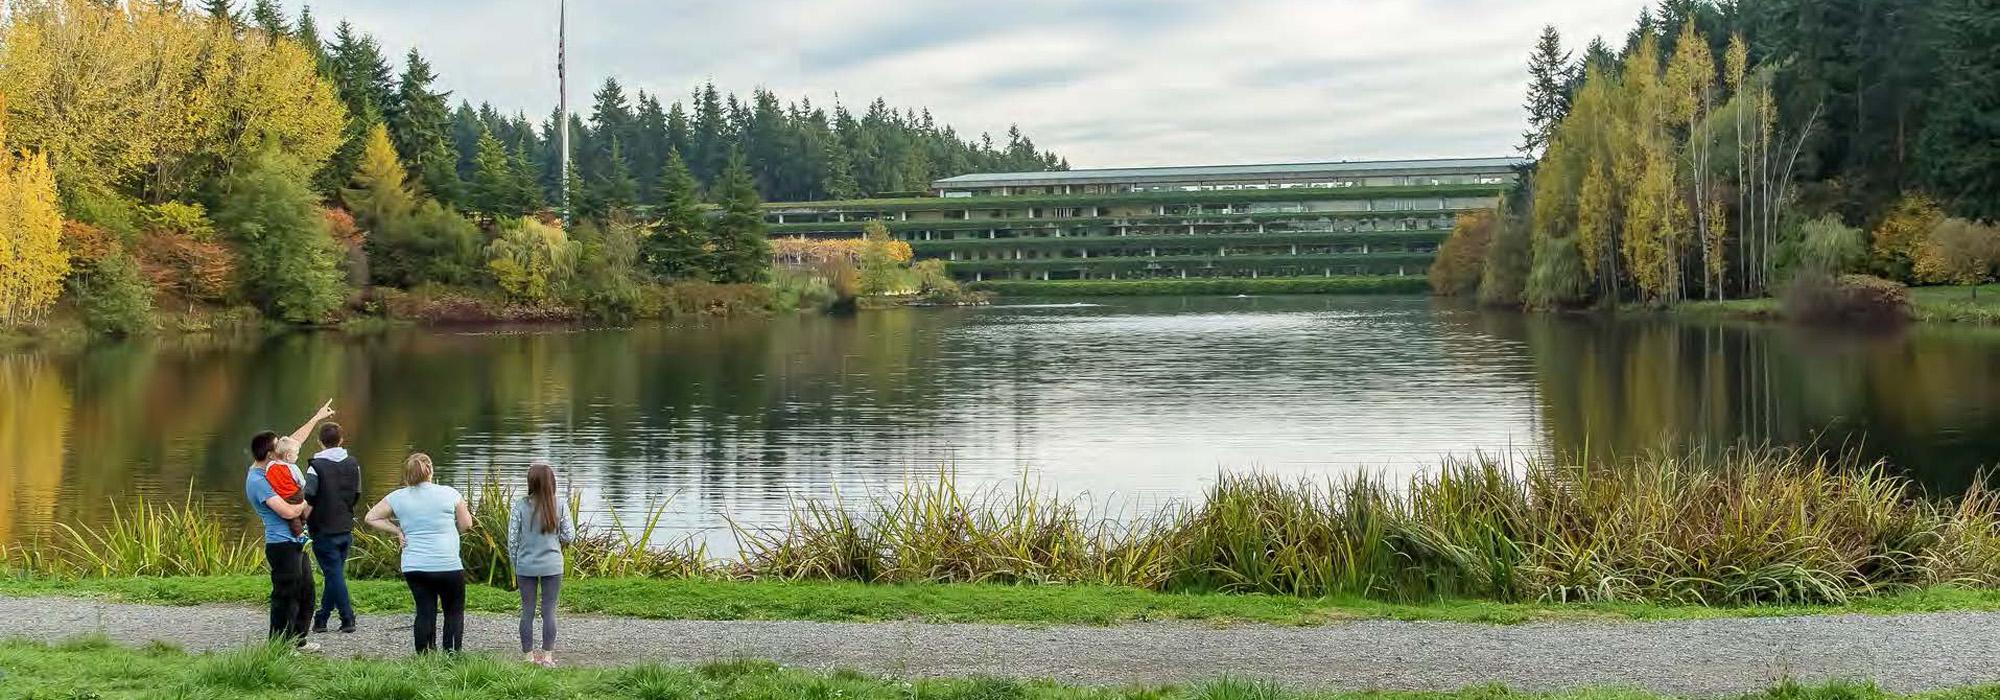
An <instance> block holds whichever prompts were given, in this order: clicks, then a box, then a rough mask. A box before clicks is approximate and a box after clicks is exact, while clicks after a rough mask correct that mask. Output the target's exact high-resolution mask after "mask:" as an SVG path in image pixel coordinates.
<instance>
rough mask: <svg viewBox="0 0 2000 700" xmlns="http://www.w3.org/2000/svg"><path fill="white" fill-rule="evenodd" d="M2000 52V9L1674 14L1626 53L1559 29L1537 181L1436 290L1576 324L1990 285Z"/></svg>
mask: <svg viewBox="0 0 2000 700" xmlns="http://www.w3.org/2000/svg"><path fill="white" fill-rule="evenodd" d="M1614 40H1616V39H1614ZM1994 46H2000V3H1996V2H1993V1H1992V0H1886V1H1885V0H1739V1H1737V2H1710V1H1708V0H1667V1H1666V2H1662V3H1660V4H1659V5H1658V6H1657V7H1656V8H1647V9H1646V10H1645V11H1644V12H1643V13H1642V14H1641V16H1640V17H1639V19H1638V21H1637V22H1636V23H1635V24H1634V26H1633V27H1632V29H1631V31H1630V33H1629V34H1627V35H1626V36H1625V37H1623V38H1622V41H1620V42H1619V43H1617V44H1615V45H1614V44H1613V43H1611V42H1609V41H1607V40H1606V39H1604V38H1602V37H1599V38H1595V39H1593V40H1591V41H1589V42H1588V43H1586V44H1584V45H1582V46H1581V47H1575V46H1574V45H1572V44H1570V43H1568V42H1566V41H1565V38H1564V37H1562V36H1561V35H1560V34H1559V33H1558V31H1557V30H1556V28H1555V27H1553V26H1551V27H1549V28H1547V29H1545V30H1544V32H1543V34H1542V36H1541V38H1540V40H1539V41H1538V42H1537V44H1536V46H1535V47H1534V48H1533V49H1532V52H1531V54H1530V59H1529V62H1528V69H1529V76H1530V86H1529V90H1528V95H1527V98H1526V105H1525V106H1526V110H1527V113H1528V117H1529V123H1530V126H1529V129H1528V130H1527V132H1526V133H1525V134H1524V135H1523V139H1522V144H1521V146H1520V150H1521V151H1522V152H1523V153H1524V154H1525V155H1527V156H1528V157H1529V158H1531V159H1533V164H1532V165H1531V166H1530V167H1529V168H1528V170H1527V172H1526V173H1525V177H1523V179H1522V184H1521V185H1520V186H1519V187H1517V188H1516V190H1515V191H1514V192H1512V193H1511V194H1510V195H1509V196H1508V197H1507V198H1506V200H1505V202H1504V204H1503V206H1502V209H1501V211H1499V212H1497V213H1496V214H1495V215H1490V216H1488V215H1475V216H1467V217H1464V218H1462V219H1461V221H1460V225H1459V226H1458V227H1457V230H1455V231H1454V233H1453V235H1452V237H1451V239H1449V240H1448V241H1447V242H1446V245H1445V246H1444V248H1443V249H1441V251H1440V255H1439V259H1438V261H1437V265H1436V267H1434V268H1433V269H1432V275H1431V276H1432V283H1433V287H1434V288H1435V289H1437V290H1438V291H1440V292H1443V293H1450V294H1466V295H1472V294H1476V295H1478V296H1479V297H1480V298H1481V299H1482V300H1484V301H1486V302H1487V303H1492V304H1498V305H1525V306H1529V307H1534V308H1557V307H1580V306H1590V305H1600V306H1615V305H1617V304H1621V303H1644V304H1651V305H1672V304H1675V303H1678V302H1683V301H1689V300H1699V299H1724V298H1735V297H1762V296H1769V295H1778V296H1781V297H1783V296H1787V295H1788V294H1793V293H1796V294H1805V293H1807V292H1808V291H1812V290H1824V289H1826V288H1828V287H1830V286H1832V287H1847V286H1856V287H1857V288H1859V289H1863V290H1868V289H1873V290H1881V289H1886V288H1893V287H1896V286H1897V284H1891V283H1908V284H1977V283H1979V282H1983V281H1988V280H1991V279H1993V276H1994V274H1995V273H1996V271H2000V228H1995V227H1994V226H1993V224H1992V222H1993V221H1994V220H1995V219H1996V218H2000V53H1996V52H1994V51H1993V47H1994ZM1870 276H1872V278H1875V279H1870V278H1869V277H1870Z"/></svg>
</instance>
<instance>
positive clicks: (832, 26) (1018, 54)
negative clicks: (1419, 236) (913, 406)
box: [293, 0, 1646, 167]
mask: <svg viewBox="0 0 2000 700" xmlns="http://www.w3.org/2000/svg"><path fill="white" fill-rule="evenodd" d="M570 4H571V7H570V22H571V24H570V29H571V33H570V44H571V53H570V56H571V68H572V71H573V72H572V76H573V77H574V78H575V80H574V81H573V83H572V85H571V100H572V103H573V104H575V105H577V107H576V109H577V110H578V111H580V112H586V113H587V111H588V99H589V93H590V91H591V90H592V89H593V88H594V87H595V86H596V85H597V84H598V83H600V82H601V81H602V80H603V79H604V78H605V77H606V76H612V75H615V76H617V77H618V78H619V80H620V81H621V82H624V83H625V84H626V85H627V86H628V90H629V89H644V90H647V91H649V92H657V93H660V94H663V95H665V96H667V97H669V98H678V97H679V96H682V95H685V94H686V93H687V92H688V90H689V89H691V88H692V87H693V86H695V85H697V84H699V83H700V82H701V81H703V80H706V79H710V78H712V79H714V80H715V81H716V83H717V85H718V86H719V87H721V88H722V89H724V90H734V91H736V92H739V93H746V92H748V91H749V90H750V89H751V88H753V87H757V86H763V87H768V88H771V89H773V90H776V91H777V92H778V93H779V94H780V95H781V96H782V97H785V98H787V99H796V98H799V97H811V98H812V99H813V101H814V102H817V103H828V102H831V101H832V100H833V99H834V97H835V95H838V96H839V97H840V98H841V99H842V100H843V101H844V102H846V103H848V104H849V105H850V106H852V107H858V106H860V105H864V104H865V103H866V102H868V101H869V100H872V99H873V98H875V97H877V96H881V97H884V98H887V99H888V100H889V102H890V103H891V104H894V105H896V106H898V107H929V108H930V110H931V111H932V113H933V114H934V115H936V117H937V118H938V119H939V120H940V121H942V122H944V123H948V124H952V125H954V126H956V127H957V128H958V130H959V132H960V133H961V134H964V135H967V136H975V135H977V134H978V133H979V132H981V131H989V132H993V133H995V134H1000V133H1002V132H1004V131H1005V130H1006V129H1007V127H1008V125H1009V124H1014V123H1018V124H1019V125H1020V126H1021V128H1022V130H1023V131H1025V132H1026V133H1027V134H1028V135H1029V136H1031V137H1033V138H1035V139H1036V142H1037V144H1038V145H1040V146H1042V147H1044V148H1050V149H1054V150H1056V151H1058V152H1060V153H1062V154H1063V155H1065V156H1068V157H1069V159H1070V162H1071V163H1072V164H1074V165H1076V166H1078V167H1104V166H1121V165H1149V164H1194V163H1229V162H1255V161H1306V160H1326V159H1341V158H1389V157H1422V156H1485V155H1504V154H1509V153H1511V152H1512V150H1513V147H1514V145H1515V144H1516V143H1517V142H1518V140H1519V135H1520V132H1521V130H1522V128H1523V126H1524V125H1523V123H1522V116H1521V112H1520V109H1519V104H1520V101H1521V92H1522V89H1523V87H1524V85H1525V83H1526V75H1525V68H1524V66H1525V63H1526V58H1527V53H1528V50H1529V48H1530V47H1531V45H1532V44H1533V42H1534V40H1535V38H1536V36H1537V34H1538V33H1539V32H1540V30H1541V27H1542V25H1543V24H1555V25H1556V26H1557V28H1558V29H1560V30H1561V31H1562V32H1563V34H1564V36H1565V38H1566V40H1567V41H1568V43H1569V44H1571V45H1572V46H1574V47H1576V48H1578V49H1579V50H1580V48H1581V46H1582V45H1583V44H1585V43H1586V42H1588V41H1589V39H1590V37H1592V36H1594V35H1603V36H1605V37H1606V38H1607V40H1608V41H1611V42H1612V43H1614V44H1616V43H1618V42H1619V41H1621V40H1622V37H1623V35H1624V32H1625V31H1626V29H1627V28H1628V27H1629V26H1630V24H1631V22H1632V20H1633V19H1634V18H1635V17H1637V15H1638V12H1639V9H1640V7H1641V6H1643V5H1645V4H1646V2H1645V1H1644V0H1519V1H1517V2H1500V1H1499V0H1226V1H1225V0H1214V1H1212V2H1200V3H1197V2H1188V1H1185V0H1016V1H1015V2H1008V3H966V2H963V0H770V1H762V2H722V1H719V0H697V1H692V2H669V3H655V2H642V1H639V0H577V1H575V2H572V3H570ZM296 7H297V0H293V9H296ZM555 7H556V3H555V2H554V1H553V0H478V1H474V0H428V1H420V2H410V1H408V0H395V1H392V0H328V1H326V2H323V3H322V4H320V5H317V6H315V7H314V11H315V12H316V13H318V15H319V20H320V22H321V24H322V27H323V30H322V31H324V32H325V33H326V34H327V35H329V36H330V35H331V34H332V25H333V24H334V23H335V22H337V21H338V20H339V19H342V18H345V19H349V20H351V21H353V22H354V24H355V25H356V26H357V27H358V28H360V29H362V30H364V31H367V32H369V33H371V34H374V35H375V36H376V37H377V38H378V39H379V40H380V41H381V42H382V43H383V45H384V47H385V49H386V50H387V51H388V52H389V53H390V54H391V55H392V56H397V57H400V56H401V55H402V53H403V52H404V51H405V50H407V49H408V48H409V47H411V46H416V47H418V48H419V49H420V50H421V51H422V52H423V53H424V54H425V56H426V57H428V58H429V59H430V60H431V62H432V63H433V64H434V65H435V66H436V68H437V70H438V72H439V73H440V74H441V78H440V83H441V84H442V85H443V87H445V88H447V89H450V90H453V91H454V92H455V93H456V95H457V96H458V97H463V98H468V99H471V100H473V101H474V102H479V101H491V102H492V103H494V105H495V106H497V107H500V108H502V109H505V110H509V111H512V110H525V111H527V112H528V113H530V114H531V115H532V116H533V117H534V118H536V119H537V120H538V121H539V119H540V117H541V116H542V115H545V114H547V113H548V112H549V110H551V109H553V107H554V103H555V86H554V80H555V79H554V74H555V73H554V70H555V69H554V64H555V29H554V27H555V16H556V9H555Z"/></svg>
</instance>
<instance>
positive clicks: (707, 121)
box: [688, 83, 729, 185]
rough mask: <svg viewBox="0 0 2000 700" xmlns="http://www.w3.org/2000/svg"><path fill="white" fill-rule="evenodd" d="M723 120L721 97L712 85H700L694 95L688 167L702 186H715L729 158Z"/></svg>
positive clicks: (713, 84)
mask: <svg viewBox="0 0 2000 700" xmlns="http://www.w3.org/2000/svg"><path fill="white" fill-rule="evenodd" d="M723 120H724V117H723V114H722V98H721V96H720V95H718V94H717V93H716V91H715V83H706V84H703V85H702V86H701V89H699V90H696V91H695V94H694V133H693V134H692V137H691V138H692V143H693V149H692V150H693V154H692V158H691V160H690V162H689V163H688V168H689V169H691V170H693V171H694V176H695V179H698V180H701V181H702V182H703V183H704V184H710V185H713V184H715V182H716V181H717V179H718V177H719V176H720V175H721V173H722V169H723V166H724V165H726V164H727V162H728V159H729V141H728V139H727V137H726V136H725V135H724V133H723V129H724V128H725V127H726V125H725V124H724V123H723Z"/></svg>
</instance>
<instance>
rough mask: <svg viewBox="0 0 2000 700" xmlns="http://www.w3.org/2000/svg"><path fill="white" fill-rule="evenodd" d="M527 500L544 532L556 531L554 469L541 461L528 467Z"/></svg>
mask: <svg viewBox="0 0 2000 700" xmlns="http://www.w3.org/2000/svg"><path fill="white" fill-rule="evenodd" d="M528 502H529V503H531V504H534V507H535V512H534V514H533V515H534V516H535V519H536V520H540V521H541V522H540V523H538V524H539V525H541V526H542V532H543V533H544V534H546V533H551V532H555V531H556V470H555V469H552V468H550V467H549V465H547V464H544V463H542V462H536V463H535V464H534V466H531V467H528Z"/></svg>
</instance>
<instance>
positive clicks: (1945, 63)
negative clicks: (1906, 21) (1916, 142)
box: [1920, 0, 2000, 221]
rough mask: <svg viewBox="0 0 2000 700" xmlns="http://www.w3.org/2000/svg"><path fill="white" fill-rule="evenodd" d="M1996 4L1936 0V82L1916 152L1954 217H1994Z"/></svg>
mask: <svg viewBox="0 0 2000 700" xmlns="http://www.w3.org/2000/svg"><path fill="white" fill-rule="evenodd" d="M1996 10H2000V8H1995V6H1994V3H1993V2H1992V0H1941V1H1940V2H1939V3H1938V7H1937V10H1936V12H1937V27H1938V37H1937V39H1938V41H1937V44H1938V68H1939V76H1940V84H1939V85H1938V88H1937V89H1936V90H1933V91H1932V92H1931V96H1930V113H1929V115H1928V116H1927V117H1926V118H1927V120H1928V122H1927V123H1926V124H1925V126H1924V130H1923V139H1922V146H1921V151H1920V155H1921V157H1922V159H1923V161H1924V170H1925V176H1926V179H1927V180H1928V181H1929V183H1930V187H1931V189H1932V191H1933V192H1935V193H1937V194H1938V195H1939V196H1941V197H1942V198H1944V200H1945V208H1946V209H1947V210H1949V211H1950V212H1951V213H1953V214H1955V215H1958V216H1960V217H1965V218H1970V219H1982V220H1987V221H1995V220H2000V51H1996V50H1995V48H1994V47H1996V46H2000V11H1996Z"/></svg>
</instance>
